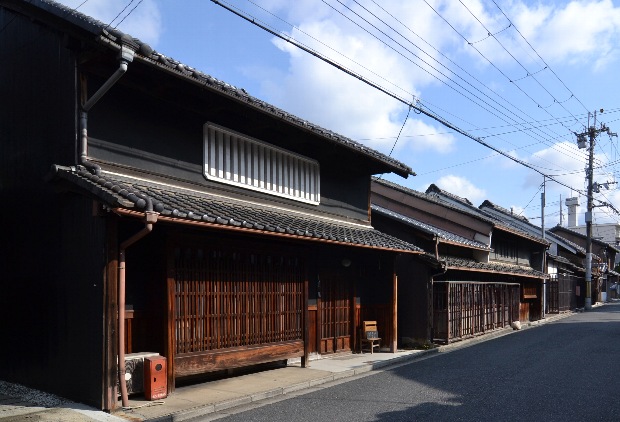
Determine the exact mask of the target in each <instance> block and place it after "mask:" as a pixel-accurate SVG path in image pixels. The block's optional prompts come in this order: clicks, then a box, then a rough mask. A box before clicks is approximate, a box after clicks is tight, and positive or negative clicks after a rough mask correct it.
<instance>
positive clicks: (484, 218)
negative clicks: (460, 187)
mask: <svg viewBox="0 0 620 422" xmlns="http://www.w3.org/2000/svg"><path fill="white" fill-rule="evenodd" d="M373 181H374V182H375V183H378V184H381V185H384V186H387V187H389V188H391V189H394V190H397V191H399V192H402V193H405V194H407V195H409V196H412V197H415V198H419V199H422V200H424V201H427V202H431V203H434V204H437V205H440V206H442V207H445V208H448V209H451V210H453V211H457V212H459V213H462V214H466V215H468V216H470V217H473V218H476V219H478V220H482V221H485V222H487V223H489V224H491V225H493V224H495V222H496V220H494V219H491V218H490V217H489V216H487V215H485V214H483V213H481V212H477V213H471V212H468V211H467V210H464V209H463V208H461V207H457V206H455V205H452V204H450V203H449V202H446V201H444V200H442V199H441V197H440V196H439V195H434V194H428V193H424V192H419V191H417V190H414V189H410V188H408V187H405V186H402V185H399V184H397V183H394V182H390V181H388V180H384V179H380V178H378V177H373ZM471 207H472V208H473V209H476V208H475V207H474V206H473V205H472V206H471Z"/></svg>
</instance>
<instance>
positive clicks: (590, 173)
mask: <svg viewBox="0 0 620 422" xmlns="http://www.w3.org/2000/svg"><path fill="white" fill-rule="evenodd" d="M600 112H601V113H602V112H603V109H601V110H600ZM601 132H607V134H608V135H609V136H618V135H616V134H615V133H611V132H610V131H609V128H608V127H606V126H605V125H604V124H602V125H601V127H600V128H599V129H597V128H596V111H594V120H593V124H592V125H591V126H590V113H588V129H587V131H586V132H583V133H579V134H576V135H577V146H578V147H579V148H586V142H588V141H589V151H588V152H589V153H588V167H587V168H586V181H587V183H588V194H587V195H588V205H587V207H588V208H587V211H586V215H585V220H586V300H585V308H586V310H590V309H592V210H593V209H594V204H593V202H594V198H593V197H592V192H593V190H594V145H595V144H596V142H595V141H596V137H597V135H598V134H599V133H601ZM598 187H599V186H598V184H597V186H596V189H597V190H598Z"/></svg>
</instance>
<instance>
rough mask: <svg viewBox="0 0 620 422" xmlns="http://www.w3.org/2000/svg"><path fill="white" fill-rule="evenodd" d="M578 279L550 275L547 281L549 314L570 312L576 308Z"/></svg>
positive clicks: (564, 275) (570, 276) (566, 275)
mask: <svg viewBox="0 0 620 422" xmlns="http://www.w3.org/2000/svg"><path fill="white" fill-rule="evenodd" d="M579 280H580V277H577V276H573V275H569V274H551V275H550V278H549V280H548V281H547V303H548V310H547V312H548V313H550V314H558V313H561V312H566V311H570V310H571V309H575V308H576V307H577V296H576V291H577V285H578V284H579Z"/></svg>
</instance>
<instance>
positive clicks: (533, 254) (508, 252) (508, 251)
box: [426, 185, 549, 321]
mask: <svg viewBox="0 0 620 422" xmlns="http://www.w3.org/2000/svg"><path fill="white" fill-rule="evenodd" d="M426 193H427V194H428V195H431V196H433V197H435V198H437V199H439V200H441V201H444V202H446V203H448V204H451V205H453V206H455V207H458V208H459V209H462V210H464V211H466V212H469V213H472V214H480V215H482V216H484V217H486V218H490V219H491V221H492V222H493V234H492V236H491V250H492V251H491V253H490V254H489V263H493V264H502V265H509V266H512V267H514V268H515V270H517V271H523V270H525V271H528V272H529V271H535V273H531V277H526V278H519V279H518V281H517V282H518V283H519V284H520V285H521V304H520V317H519V319H520V320H521V321H536V320H539V319H540V318H541V317H542V315H543V291H544V281H545V279H546V278H547V275H546V274H545V273H543V272H542V269H543V262H544V257H545V254H546V252H545V251H546V249H547V248H548V247H549V242H548V241H546V240H545V239H543V238H542V237H540V236H534V235H530V234H528V233H526V232H524V231H522V230H520V229H519V228H517V227H515V226H513V225H511V224H509V223H507V222H505V221H502V220H498V219H497V218H494V217H493V216H491V215H489V214H486V213H485V212H484V211H482V210H480V209H479V208H477V207H475V206H474V205H473V204H472V203H471V202H470V201H469V200H468V199H467V198H461V197H459V196H457V195H454V194H452V193H450V192H447V191H444V190H442V189H440V188H439V187H438V186H436V185H431V186H429V188H428V189H427V190H426Z"/></svg>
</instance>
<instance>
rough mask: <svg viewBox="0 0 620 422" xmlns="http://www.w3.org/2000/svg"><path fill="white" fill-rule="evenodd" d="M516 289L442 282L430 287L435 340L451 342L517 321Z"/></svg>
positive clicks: (515, 286) (503, 286)
mask: <svg viewBox="0 0 620 422" xmlns="http://www.w3.org/2000/svg"><path fill="white" fill-rule="evenodd" d="M518 310H519V285H518V284H515V283H485V282H458V281H445V282H443V281H442V282H435V283H434V284H433V330H434V335H433V338H434V340H437V341H443V342H450V341H452V340H457V339H462V338H465V337H468V336H474V335H477V334H482V333H484V332H487V331H490V330H494V329H497V328H502V327H506V326H508V325H510V324H511V322H513V321H517V320H518V319H519V315H518Z"/></svg>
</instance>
